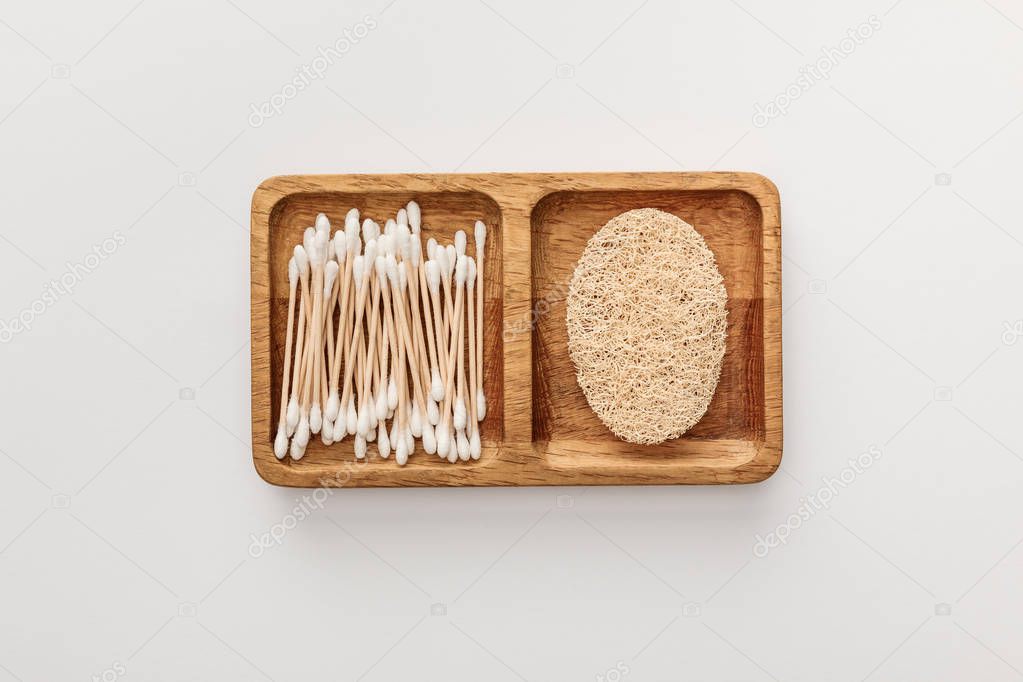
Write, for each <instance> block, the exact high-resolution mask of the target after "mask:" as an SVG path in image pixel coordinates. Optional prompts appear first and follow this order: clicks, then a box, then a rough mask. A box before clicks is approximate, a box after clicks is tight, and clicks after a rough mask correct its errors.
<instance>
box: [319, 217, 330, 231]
mask: <svg viewBox="0 0 1023 682" xmlns="http://www.w3.org/2000/svg"><path fill="white" fill-rule="evenodd" d="M324 230H327V231H328V232H329V231H330V219H329V218H327V214H326V213H317V214H316V231H317V232H323V231H324Z"/></svg>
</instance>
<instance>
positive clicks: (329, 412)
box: [323, 390, 341, 422]
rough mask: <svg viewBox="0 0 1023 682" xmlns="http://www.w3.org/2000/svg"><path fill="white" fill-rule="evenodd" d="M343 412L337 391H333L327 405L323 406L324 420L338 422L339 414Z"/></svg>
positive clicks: (328, 397)
mask: <svg viewBox="0 0 1023 682" xmlns="http://www.w3.org/2000/svg"><path fill="white" fill-rule="evenodd" d="M340 411H341V399H340V398H339V397H338V395H337V391H336V390H332V391H331V392H330V395H328V396H327V404H326V405H324V406H323V418H324V419H326V420H329V421H332V422H333V421H335V420H337V413H338V412H340Z"/></svg>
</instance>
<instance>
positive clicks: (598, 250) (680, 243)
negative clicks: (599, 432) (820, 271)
mask: <svg viewBox="0 0 1023 682" xmlns="http://www.w3.org/2000/svg"><path fill="white" fill-rule="evenodd" d="M726 300H727V294H726V293H725V285H724V281H723V280H722V277H721V273H720V272H719V271H718V268H717V264H716V262H715V260H714V254H713V253H712V252H711V250H710V249H709V248H707V244H706V243H705V242H704V241H703V237H701V236H700V234H699V233H698V232H697V231H696V230H694V229H693V227H692V225H690V224H689V223H687V222H685V221H684V220H682V219H681V218H678V217H676V216H674V215H671V214H670V213H665V212H663V211H659V210H657V209H653V208H641V209H636V210H633V211H628V212H626V213H622V214H621V215H619V216H617V217H615V218H612V219H611V220H610V221H609V222H608V223H607V224H606V225H604V227H602V228H601V229H600V231H599V232H597V233H596V234H595V235H593V237H592V238H591V239H590V241H589V243H588V244H587V245H586V250H585V251H584V252H583V255H582V257H581V258H580V259H579V263H578V265H576V269H575V274H574V275H573V277H572V282H571V285H570V286H569V290H568V303H567V323H568V350H569V353H570V354H571V356H572V361H573V362H574V363H575V367H576V378H577V379H578V381H579V386H580V387H582V389H583V393H584V394H585V395H586V400H587V401H588V402H589V404H590V407H591V408H592V409H593V411H594V412H595V413H596V414H597V416H598V417H600V420H601V421H602V422H604V424H605V425H606V426H607V427H608V428H609V429H610V430H611V431H612V432H613V433H614V434H615V435H616V436H618V437H619V438H621V439H623V440H626V441H629V442H631V443H641V444H654V443H660V442H662V441H665V440H668V439H670V438H678V437H679V436H681V435H682V434H683V433H685V432H686V431H688V430H689V429H690V428H691V427H692V426H693V425H694V424H696V422H698V421H699V420H700V419H701V418H702V417H703V415H704V413H705V412H706V411H707V407H708V406H709V405H710V401H711V398H713V397H714V390H715V389H716V388H717V383H718V377H719V376H720V374H721V360H722V358H723V357H724V354H725V323H726V317H727V310H726V308H725V303H726Z"/></svg>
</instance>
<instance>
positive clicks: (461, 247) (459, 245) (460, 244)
mask: <svg viewBox="0 0 1023 682" xmlns="http://www.w3.org/2000/svg"><path fill="white" fill-rule="evenodd" d="M455 253H457V254H458V255H459V256H464V255H465V230H459V231H458V232H455Z"/></svg>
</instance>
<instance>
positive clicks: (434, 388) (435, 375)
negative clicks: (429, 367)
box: [430, 367, 444, 402]
mask: <svg viewBox="0 0 1023 682" xmlns="http://www.w3.org/2000/svg"><path fill="white" fill-rule="evenodd" d="M430 397H431V398H433V399H434V400H435V401H437V402H440V401H441V400H444V382H443V381H441V380H440V370H438V369H437V368H436V367H434V368H433V371H431V372H430Z"/></svg>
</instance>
